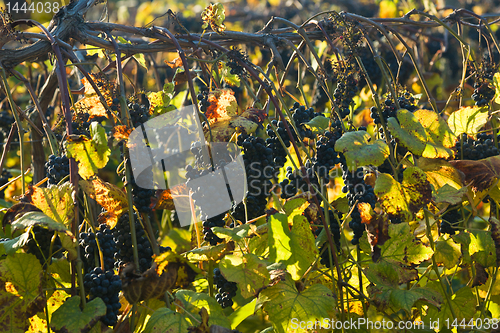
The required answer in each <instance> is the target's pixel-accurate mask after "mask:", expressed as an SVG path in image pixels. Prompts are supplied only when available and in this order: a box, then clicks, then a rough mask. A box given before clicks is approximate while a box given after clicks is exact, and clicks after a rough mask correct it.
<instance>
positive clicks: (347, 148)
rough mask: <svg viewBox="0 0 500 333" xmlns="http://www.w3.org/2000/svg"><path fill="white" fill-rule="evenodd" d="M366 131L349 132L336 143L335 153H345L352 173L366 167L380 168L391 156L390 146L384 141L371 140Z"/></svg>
mask: <svg viewBox="0 0 500 333" xmlns="http://www.w3.org/2000/svg"><path fill="white" fill-rule="evenodd" d="M370 139H371V137H370V134H368V133H367V132H366V131H356V132H347V133H344V135H342V137H341V138H340V139H338V140H337V142H336V143H335V151H337V152H340V153H343V154H344V156H345V158H346V160H347V166H348V168H349V170H350V171H353V170H356V169H357V168H359V167H361V166H365V165H369V164H371V165H374V166H379V165H380V164H382V163H384V161H385V159H386V158H387V156H389V146H387V144H386V143H385V142H384V141H382V140H375V141H374V142H371V143H370V142H368V140H370Z"/></svg>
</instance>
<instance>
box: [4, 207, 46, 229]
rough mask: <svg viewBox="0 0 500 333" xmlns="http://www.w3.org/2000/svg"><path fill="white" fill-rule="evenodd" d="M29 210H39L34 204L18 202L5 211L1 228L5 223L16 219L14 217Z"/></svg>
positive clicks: (10, 222)
mask: <svg viewBox="0 0 500 333" xmlns="http://www.w3.org/2000/svg"><path fill="white" fill-rule="evenodd" d="M29 212H41V210H40V209H38V208H37V207H36V206H35V205H32V204H30V203H27V202H19V203H17V204H15V205H13V206H12V207H10V208H9V209H7V212H5V215H4V216H3V219H2V228H5V226H6V225H7V224H12V222H14V221H15V220H16V217H17V218H19V217H21V216H23V215H24V214H26V213H29Z"/></svg>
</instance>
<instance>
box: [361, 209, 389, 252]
mask: <svg viewBox="0 0 500 333" xmlns="http://www.w3.org/2000/svg"><path fill="white" fill-rule="evenodd" d="M358 211H359V214H360V215H361V223H363V224H364V225H365V229H366V234H367V237H368V243H370V246H371V249H372V259H373V261H377V260H378V258H379V257H380V247H379V245H380V246H381V245H384V243H385V242H386V241H387V240H388V239H389V219H388V218H387V215H386V214H380V215H379V214H377V213H375V212H374V211H373V209H372V207H371V206H370V204H369V203H365V202H362V203H359V204H358Z"/></svg>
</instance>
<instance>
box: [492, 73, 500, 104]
mask: <svg viewBox="0 0 500 333" xmlns="http://www.w3.org/2000/svg"><path fill="white" fill-rule="evenodd" d="M493 85H494V86H495V99H494V101H495V103H497V104H500V73H498V72H497V73H495V75H493Z"/></svg>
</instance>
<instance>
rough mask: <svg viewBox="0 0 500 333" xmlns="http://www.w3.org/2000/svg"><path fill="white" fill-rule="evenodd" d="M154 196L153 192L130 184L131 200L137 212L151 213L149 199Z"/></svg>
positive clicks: (133, 183)
mask: <svg viewBox="0 0 500 333" xmlns="http://www.w3.org/2000/svg"><path fill="white" fill-rule="evenodd" d="M151 177H152V176H151ZM154 195H155V191H154V190H151V189H145V188H142V187H139V186H138V185H137V184H136V183H135V182H132V200H133V201H134V206H135V208H137V210H138V211H139V212H141V213H150V212H151V207H150V206H151V198H152V197H153V196H154Z"/></svg>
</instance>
